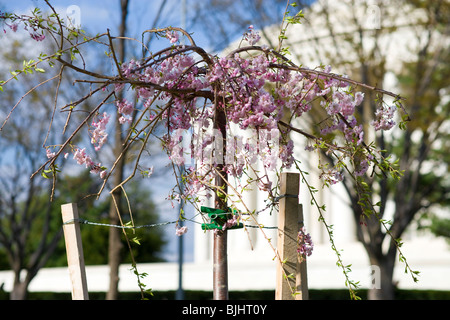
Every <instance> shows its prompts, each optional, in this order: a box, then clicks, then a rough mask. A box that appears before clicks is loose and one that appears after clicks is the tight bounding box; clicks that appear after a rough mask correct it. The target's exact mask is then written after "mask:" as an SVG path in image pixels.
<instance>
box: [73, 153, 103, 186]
mask: <svg viewBox="0 0 450 320" xmlns="http://www.w3.org/2000/svg"><path fill="white" fill-rule="evenodd" d="M73 158H74V159H75V160H76V161H77V163H78V164H79V165H85V166H86V168H87V169H89V170H90V172H91V173H99V174H100V178H102V179H103V178H104V177H105V176H106V173H107V172H106V169H105V168H104V167H102V166H101V163H94V161H92V159H91V157H90V156H89V155H88V154H86V148H83V149H80V148H76V149H75V151H74V153H73Z"/></svg>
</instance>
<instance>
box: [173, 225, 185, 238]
mask: <svg viewBox="0 0 450 320" xmlns="http://www.w3.org/2000/svg"><path fill="white" fill-rule="evenodd" d="M187 231H188V228H187V227H186V226H183V227H177V228H176V229H175V234H176V235H177V236H179V237H181V236H182V235H183V234H185V233H186V232H187Z"/></svg>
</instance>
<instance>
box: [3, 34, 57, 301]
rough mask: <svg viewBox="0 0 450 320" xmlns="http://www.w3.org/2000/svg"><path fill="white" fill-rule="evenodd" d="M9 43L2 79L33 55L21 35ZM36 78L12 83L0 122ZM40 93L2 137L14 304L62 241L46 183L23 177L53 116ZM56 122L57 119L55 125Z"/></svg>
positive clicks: (34, 163) (6, 248)
mask: <svg viewBox="0 0 450 320" xmlns="http://www.w3.org/2000/svg"><path fill="white" fill-rule="evenodd" d="M10 40H11V42H10V45H8V46H5V47H3V50H2V51H3V52H2V54H3V68H2V77H7V74H6V73H5V70H7V67H8V66H9V67H10V68H11V70H15V69H16V68H17V67H22V62H23V61H24V60H26V61H29V58H30V57H29V56H28V55H26V53H28V54H29V53H30V52H32V51H29V50H30V48H27V47H25V46H23V44H22V41H21V40H23V39H21V38H20V36H19V37H18V38H13V39H10ZM8 71H9V70H8ZM39 79H40V80H42V77H37V78H34V79H33V80H31V79H30V78H27V79H25V80H24V82H22V83H21V86H19V85H17V84H16V85H15V86H14V87H13V88H14V89H13V90H11V91H8V92H7V93H5V94H4V95H3V97H2V101H1V103H0V115H1V117H0V118H1V119H2V121H3V120H4V119H5V118H6V116H7V115H8V114H9V111H10V110H11V106H14V104H15V103H16V102H17V99H18V97H20V96H23V95H24V93H25V92H26V91H27V90H29V89H30V88H33V87H34V86H36V85H37V84H38V83H39ZM36 80H37V81H38V82H36ZM41 89H42V90H41V91H39V93H38V92H31V93H30V94H29V95H27V96H26V97H25V98H24V100H23V101H24V103H26V105H27V107H28V108H26V109H24V110H21V111H17V110H15V111H16V112H17V117H14V119H13V120H11V126H8V127H4V128H2V130H1V135H0V147H1V149H2V155H1V156H0V168H1V169H0V189H1V192H0V247H1V252H2V253H3V254H4V255H5V257H6V260H7V264H8V266H9V268H10V269H11V270H13V272H14V282H13V288H12V291H11V293H10V297H11V299H14V300H22V299H25V298H26V294H27V288H28V285H29V284H30V282H31V281H32V279H33V278H34V277H35V276H36V274H37V272H38V271H39V269H40V268H42V267H43V266H44V265H45V264H46V262H47V261H48V259H49V258H50V256H51V254H52V252H53V251H54V249H55V247H56V245H57V243H58V241H59V239H60V238H61V236H62V233H61V229H58V228H54V219H55V218H56V219H58V216H57V217H55V216H54V215H53V212H54V211H52V208H53V206H52V203H51V199H50V193H51V188H52V186H51V183H50V181H47V180H45V179H44V180H40V181H37V180H36V181H29V179H28V178H27V176H29V175H31V174H32V172H33V171H34V170H36V168H37V167H39V162H40V161H41V160H42V158H43V157H44V158H45V150H43V149H42V141H43V140H42V139H45V137H46V135H47V132H48V124H44V123H43V122H42V121H41V119H42V117H43V116H45V115H48V114H51V113H52V108H51V106H52V102H51V98H50V96H51V94H52V93H53V92H52V93H50V91H51V90H52V88H51V87H50V86H48V85H47V86H46V85H43V86H41ZM22 111H23V112H22ZM57 122H58V121H57V119H55V124H56V123H57ZM49 142H50V141H49ZM52 142H53V143H55V142H56V143H57V141H55V140H54V141H52ZM24 274H25V276H23V275H24Z"/></svg>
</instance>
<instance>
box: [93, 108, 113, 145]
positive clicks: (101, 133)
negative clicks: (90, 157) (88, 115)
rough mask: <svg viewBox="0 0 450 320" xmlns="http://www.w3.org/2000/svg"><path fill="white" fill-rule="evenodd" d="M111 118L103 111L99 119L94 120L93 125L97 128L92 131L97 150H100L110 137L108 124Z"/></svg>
mask: <svg viewBox="0 0 450 320" xmlns="http://www.w3.org/2000/svg"><path fill="white" fill-rule="evenodd" d="M109 118H110V116H109V115H108V114H107V113H106V112H103V114H102V116H101V117H100V118H99V120H98V121H92V126H93V127H94V128H95V129H94V130H93V131H92V137H91V143H92V144H93V145H94V146H95V151H98V150H100V148H101V147H102V146H103V145H104V144H105V142H106V139H107V138H108V133H107V132H106V125H107V124H108V121H109Z"/></svg>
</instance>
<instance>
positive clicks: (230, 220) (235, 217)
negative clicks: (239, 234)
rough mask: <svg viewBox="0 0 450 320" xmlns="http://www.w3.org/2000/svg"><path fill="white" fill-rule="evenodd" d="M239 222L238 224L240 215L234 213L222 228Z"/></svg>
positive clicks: (227, 227) (224, 228)
mask: <svg viewBox="0 0 450 320" xmlns="http://www.w3.org/2000/svg"><path fill="white" fill-rule="evenodd" d="M237 224H238V215H237V214H233V216H232V217H231V218H230V219H228V220H227V221H226V222H225V223H224V224H223V226H222V230H226V229H229V228H231V227H234V226H235V225H237Z"/></svg>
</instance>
